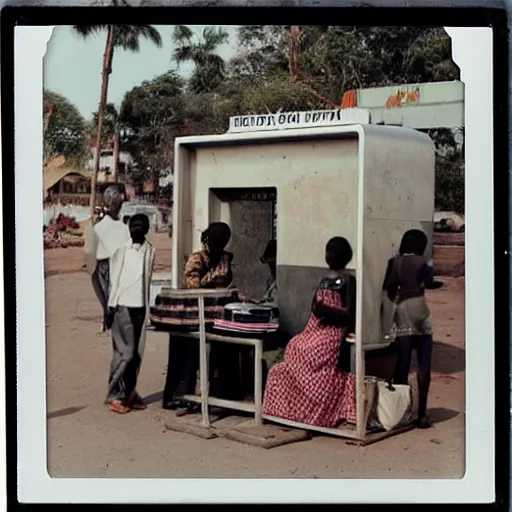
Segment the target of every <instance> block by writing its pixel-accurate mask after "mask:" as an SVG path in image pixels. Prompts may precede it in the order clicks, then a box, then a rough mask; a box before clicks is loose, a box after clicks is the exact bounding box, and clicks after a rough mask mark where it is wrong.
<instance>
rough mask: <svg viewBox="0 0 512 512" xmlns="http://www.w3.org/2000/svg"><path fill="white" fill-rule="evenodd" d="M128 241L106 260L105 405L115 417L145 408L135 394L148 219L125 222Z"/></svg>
mask: <svg viewBox="0 0 512 512" xmlns="http://www.w3.org/2000/svg"><path fill="white" fill-rule="evenodd" d="M129 232H130V238H131V239H130V242H129V243H128V244H126V245H124V246H123V247H121V248H120V249H118V250H117V251H116V252H115V253H114V254H113V255H112V256H111V258H110V277H111V290H110V295H109V300H108V307H109V316H110V321H111V323H112V345H113V349H114V354H113V357H112V363H111V366H110V377H109V385H108V393H107V400H106V402H107V404H108V406H109V408H110V410H111V411H113V412H116V413H118V414H124V413H127V412H130V411H131V410H132V409H145V408H146V406H145V405H144V403H143V402H142V399H141V397H140V395H139V394H138V393H137V392H136V385H137V377H138V374H139V369H140V365H141V362H142V355H143V353H144V346H145V341H146V327H147V324H148V319H149V308H150V301H149V294H150V286H151V276H152V273H153V265H154V262H155V249H154V248H153V246H152V245H151V244H150V243H149V242H148V241H147V240H146V235H147V234H148V232H149V219H148V217H147V216H146V215H144V214H136V215H133V216H132V217H131V218H130V221H129Z"/></svg>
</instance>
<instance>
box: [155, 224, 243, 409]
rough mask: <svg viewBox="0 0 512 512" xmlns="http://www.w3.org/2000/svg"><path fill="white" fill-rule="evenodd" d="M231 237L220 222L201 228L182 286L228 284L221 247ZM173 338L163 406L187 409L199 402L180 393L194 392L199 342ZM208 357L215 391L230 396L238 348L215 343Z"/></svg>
mask: <svg viewBox="0 0 512 512" xmlns="http://www.w3.org/2000/svg"><path fill="white" fill-rule="evenodd" d="M230 238H231V230H230V228H229V226H228V225H227V224H225V223H223V222H215V223H213V224H210V226H209V227H208V228H207V229H206V230H205V231H203V233H202V234H201V243H202V248H201V250H200V251H197V252H195V253H193V254H191V255H190V256H189V258H188V261H187V263H186V265H185V272H184V285H185V288H188V289H198V288H227V287H228V286H229V285H230V284H231V282H232V280H233V273H232V269H231V262H232V260H233V255H232V254H231V253H229V252H227V251H225V250H224V249H225V247H226V245H227V244H228V242H229V240H230ZM173 341H174V342H171V343H170V350H169V362H168V370H167V378H166V382H165V388H164V396H163V407H164V409H178V408H186V409H187V410H188V411H189V412H194V411H197V410H198V407H199V406H198V405H197V404H190V403H188V402H185V401H183V400H182V399H181V397H182V396H183V395H187V394H194V393H195V386H196V375H197V370H198V368H199V345H198V343H197V342H193V341H192V340H189V339H174V340H173ZM235 348H236V347H235ZM210 357H211V364H210V368H211V371H212V372H213V373H214V374H215V373H217V374H218V376H219V378H218V380H217V383H216V384H217V388H218V393H217V394H220V395H222V397H223V398H228V397H229V398H231V396H232V395H233V394H234V393H235V392H236V389H237V386H236V385H233V382H232V380H233V379H232V378H230V376H231V375H236V373H237V363H238V355H237V352H236V351H234V350H233V348H232V347H231V346H226V345H224V344H214V345H212V350H211V356H210ZM212 394H213V393H212Z"/></svg>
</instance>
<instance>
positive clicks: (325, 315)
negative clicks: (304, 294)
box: [311, 275, 356, 333]
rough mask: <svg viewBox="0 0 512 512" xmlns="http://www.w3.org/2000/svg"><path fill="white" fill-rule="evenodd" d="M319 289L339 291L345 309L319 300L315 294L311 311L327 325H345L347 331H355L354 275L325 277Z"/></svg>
mask: <svg viewBox="0 0 512 512" xmlns="http://www.w3.org/2000/svg"><path fill="white" fill-rule="evenodd" d="M318 289H319V290H320V289H327V290H331V291H334V292H336V293H339V294H340V296H341V304H342V307H343V309H336V308H332V307H329V306H327V305H325V304H322V303H321V302H317V300H316V294H315V297H314V298H313V303H312V305H311V312H312V313H313V314H314V315H315V316H316V317H317V318H319V319H320V320H321V321H322V323H324V324H326V325H333V326H337V327H344V330H345V332H347V333H350V332H355V324H356V280H355V278H354V276H349V275H347V276H341V277H337V278H331V277H324V278H323V279H322V280H321V281H320V284H319V285H318Z"/></svg>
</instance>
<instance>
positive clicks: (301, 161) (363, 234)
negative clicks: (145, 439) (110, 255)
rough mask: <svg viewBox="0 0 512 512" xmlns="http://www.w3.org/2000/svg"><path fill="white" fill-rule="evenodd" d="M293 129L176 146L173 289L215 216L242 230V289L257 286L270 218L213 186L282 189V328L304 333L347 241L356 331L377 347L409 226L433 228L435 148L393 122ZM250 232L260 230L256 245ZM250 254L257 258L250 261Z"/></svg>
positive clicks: (237, 239) (236, 243) (238, 239)
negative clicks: (334, 249) (330, 261)
mask: <svg viewBox="0 0 512 512" xmlns="http://www.w3.org/2000/svg"><path fill="white" fill-rule="evenodd" d="M285 131H286V132H288V133H275V134H270V136H269V135H268V134H265V133H264V134H261V133H260V134H258V133H251V134H234V135H220V136H212V137H197V138H190V139H183V140H187V141H188V144H190V146H180V144H181V142H180V141H179V140H178V142H177V150H176V158H177V167H176V169H177V171H178V172H177V173H176V175H175V176H176V184H175V212H174V221H175V226H178V227H179V230H180V234H179V236H177V237H175V240H174V242H173V243H174V245H173V261H175V262H177V263H179V264H178V265H177V266H176V267H174V268H175V269H177V270H176V271H174V270H173V272H175V273H174V283H181V282H182V269H183V262H184V259H185V258H186V256H187V254H189V252H190V251H192V250H196V249H198V248H199V247H200V241H199V236H200V232H201V231H202V230H203V229H204V228H205V227H206V226H207V225H208V223H209V222H210V221H211V220H224V221H226V222H228V223H230V224H231V225H232V227H233V228H234V229H233V231H234V232H235V231H236V233H234V236H233V248H236V251H235V259H236V261H237V262H240V266H238V263H237V268H236V273H237V277H236V278H237V281H238V282H237V284H238V283H241V284H243V286H248V287H249V288H250V286H251V284H250V281H251V280H252V279H253V278H256V279H258V280H259V279H261V274H259V272H260V271H259V270H257V268H258V265H259V263H258V257H259V255H260V251H257V250H256V246H258V245H259V244H261V246H262V247H263V246H264V243H266V241H267V240H268V237H269V227H268V224H267V223H266V222H265V224H264V228H263V222H262V219H264V218H265V217H266V215H267V214H266V213H265V212H263V211H259V212H256V211H253V212H250V211H249V210H244V208H245V207H243V206H240V207H238V206H236V205H234V204H230V203H229V202H228V203H223V202H222V201H220V200H218V198H217V199H215V197H214V195H213V194H212V193H211V189H215V188H261V187H275V188H276V190H277V265H278V269H277V284H278V302H279V307H280V310H281V316H282V323H283V326H284V327H285V328H286V329H287V330H288V331H289V332H290V334H295V333H296V332H298V331H300V330H301V329H302V328H303V326H304V323H305V322H306V320H307V317H308V313H309V307H310V304H311V299H312V296H313V292H314V289H315V286H316V284H317V283H318V280H319V279H320V277H321V276H322V274H323V272H324V271H325V268H326V264H325V261H324V250H325V244H326V242H327V241H328V240H329V238H331V237H333V236H339V235H341V236H345V237H346V238H347V239H348V240H349V241H350V243H351V245H352V247H353V250H354V258H353V259H352V261H351V262H350V264H349V265H348V268H349V269H351V270H352V271H354V272H355V274H356V278H357V296H358V299H357V300H358V304H357V309H358V322H357V323H358V328H357V333H358V335H359V336H360V339H361V340H362V341H363V343H367V344H373V343H379V342H381V341H382V339H381V333H380V305H381V299H382V281H383V279H384V272H385V267H386V263H387V260H388V258H390V257H391V256H393V255H394V254H395V253H396V251H397V247H398V244H399V242H400V239H401V237H402V235H403V233H404V231H406V230H407V229H410V228H412V227H418V228H422V229H424V230H426V231H429V232H430V231H431V229H430V227H431V223H432V217H433V201H434V176H435V174H434V148H433V144H432V142H431V141H430V139H429V138H428V137H427V136H426V135H423V134H421V133H419V132H415V131H413V130H408V129H404V128H394V127H389V126H371V125H365V126H356V127H352V126H344V127H336V128H330V129H321V128H315V129H311V130H310V131H308V132H307V133H308V136H310V138H309V139H306V137H305V135H304V131H302V130H295V132H297V133H290V132H293V130H285ZM310 134H311V135H310ZM298 136H301V137H303V140H300V141H299V140H296V139H295V138H294V137H298ZM265 137H268V139H265ZM272 137H275V138H274V139H272ZM320 137H323V138H320ZM334 137H337V138H334ZM357 137H361V138H360V140H359V142H358V138H357ZM258 138H260V139H263V140H259V141H258V140H257V139H258ZM247 139H248V140H249V141H250V142H251V143H250V144H249V143H247ZM359 144H361V146H359ZM194 145H195V147H194ZM359 151H360V152H361V154H362V159H360V158H359V154H360V153H359ZM255 208H256V207H255ZM253 217H254V218H253ZM258 225H259V226H260V228H259V229H258ZM244 226H247V227H244ZM252 229H254V230H255V232H256V231H257V232H258V234H257V236H256V240H255V241H254V242H253V245H251V243H250V240H249V238H250V236H251V235H250V234H249V233H250V230H252ZM245 230H249V231H245ZM253 249H254V252H253ZM237 251H238V252H239V253H240V255H241V256H239V255H237V254H236V252H237ZM245 255H247V256H250V261H243V260H242V258H244V257H245ZM242 261H243V263H244V265H243V267H242ZM246 283H247V284H246ZM242 291H244V290H242Z"/></svg>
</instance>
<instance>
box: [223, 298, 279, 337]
mask: <svg viewBox="0 0 512 512" xmlns="http://www.w3.org/2000/svg"><path fill="white" fill-rule="evenodd" d="M213 326H214V328H215V329H218V330H221V331H226V333H228V332H232V333H241V334H243V333H253V334H267V333H274V332H277V330H278V329H279V309H278V308H277V306H276V305H274V304H253V303H249V302H234V303H231V304H227V305H226V306H225V307H224V312H223V315H222V317H221V318H217V319H215V320H214V322H213Z"/></svg>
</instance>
